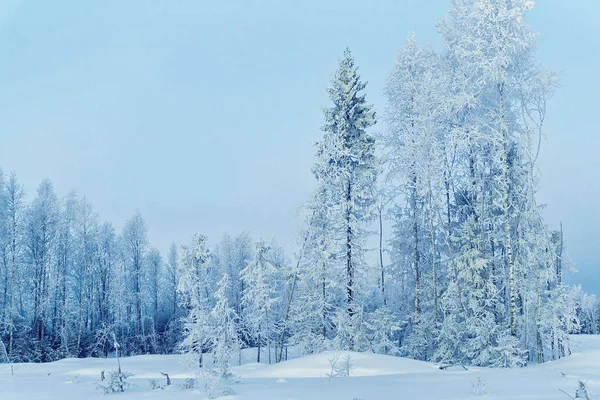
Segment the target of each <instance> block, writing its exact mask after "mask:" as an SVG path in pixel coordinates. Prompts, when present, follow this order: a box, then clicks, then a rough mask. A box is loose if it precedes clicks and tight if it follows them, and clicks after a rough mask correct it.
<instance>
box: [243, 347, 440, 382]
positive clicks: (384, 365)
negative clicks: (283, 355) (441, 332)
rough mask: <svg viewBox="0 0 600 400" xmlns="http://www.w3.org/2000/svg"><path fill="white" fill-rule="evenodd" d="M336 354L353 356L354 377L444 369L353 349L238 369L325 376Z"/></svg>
mask: <svg viewBox="0 0 600 400" xmlns="http://www.w3.org/2000/svg"><path fill="white" fill-rule="evenodd" d="M335 357H339V358H338V363H341V362H342V360H343V359H344V358H345V357H350V359H351V365H352V370H351V372H350V377H353V376H380V375H400V374H420V373H432V372H434V373H435V372H436V371H440V370H439V368H438V367H437V366H435V365H434V364H431V363H426V362H423V361H416V360H411V359H408V358H401V357H394V356H386V355H382V354H372V353H357V352H352V351H339V352H334V351H326V352H323V353H319V354H314V355H310V356H306V357H302V358H299V359H295V360H289V361H283V362H281V363H279V364H275V365H269V366H261V367H259V368H252V369H249V368H241V369H239V370H237V371H235V372H236V374H238V375H239V376H240V377H242V378H325V377H328V376H329V375H328V374H330V373H331V363H330V361H331V360H333V359H334V358H335ZM255 367H256V365H255Z"/></svg>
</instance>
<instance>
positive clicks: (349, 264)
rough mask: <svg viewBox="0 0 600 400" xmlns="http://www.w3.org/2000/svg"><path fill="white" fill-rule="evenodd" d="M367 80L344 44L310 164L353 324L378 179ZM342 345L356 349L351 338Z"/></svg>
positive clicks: (348, 317)
mask: <svg viewBox="0 0 600 400" xmlns="http://www.w3.org/2000/svg"><path fill="white" fill-rule="evenodd" d="M366 85H367V83H366V82H363V81H362V80H361V78H360V76H359V74H358V67H356V66H355V64H354V58H353V57H352V54H351V53H350V50H349V49H346V51H345V52H344V55H343V57H342V59H341V60H340V62H339V67H338V69H337V71H336V73H335V76H334V78H333V80H332V82H331V87H330V88H329V89H328V90H327V92H328V93H329V98H330V100H331V102H332V103H333V105H332V106H331V107H330V108H327V109H325V125H324V126H323V128H322V129H323V131H324V132H325V135H324V137H323V139H322V140H321V141H320V142H318V143H317V155H316V161H315V164H314V167H313V172H314V174H315V176H316V178H317V181H318V185H319V186H320V187H322V188H323V190H324V191H326V192H327V194H328V195H327V197H328V199H329V201H331V206H332V208H333V209H332V210H331V211H330V212H329V217H330V218H332V221H331V223H330V224H329V227H328V228H329V232H328V233H326V234H328V235H331V236H332V239H333V240H334V241H336V242H337V243H338V248H337V251H336V252H335V258H336V260H337V261H338V263H339V265H340V266H341V267H342V268H343V269H344V272H345V274H344V275H345V279H344V280H345V292H346V293H345V307H344V308H345V310H346V318H347V321H346V322H347V323H348V325H353V323H352V320H353V317H354V316H355V315H356V313H357V311H358V308H359V304H358V302H357V290H358V289H359V284H358V282H359V280H361V278H362V277H361V275H362V274H364V272H365V271H364V270H365V260H364V253H365V248H364V242H365V238H366V236H367V231H366V224H367V223H368V221H369V219H370V218H371V213H372V208H373V205H374V198H373V194H372V191H371V188H372V186H373V185H374V184H375V181H376V166H375V139H374V138H373V137H372V136H371V135H370V134H369V133H367V129H368V128H369V127H371V126H373V125H374V124H375V122H376V120H375V112H374V111H373V109H372V106H371V105H369V104H367V102H366V99H365V94H364V93H362V92H363V91H364V89H365V87H366ZM340 306H342V305H341V304H340ZM347 328H348V327H346V329H347ZM346 346H347V347H348V348H351V349H352V348H354V343H353V340H352V338H350V341H349V343H346Z"/></svg>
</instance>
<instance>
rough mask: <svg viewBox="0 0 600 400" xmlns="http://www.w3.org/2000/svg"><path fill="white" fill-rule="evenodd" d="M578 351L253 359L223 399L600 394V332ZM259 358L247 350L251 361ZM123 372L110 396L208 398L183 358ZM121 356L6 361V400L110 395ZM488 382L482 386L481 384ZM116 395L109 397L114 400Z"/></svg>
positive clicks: (583, 340)
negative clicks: (466, 364)
mask: <svg viewBox="0 0 600 400" xmlns="http://www.w3.org/2000/svg"><path fill="white" fill-rule="evenodd" d="M573 341H574V347H575V353H574V354H573V355H571V356H569V357H567V358H564V359H561V360H558V361H554V362H549V363H546V364H543V365H533V366H530V367H526V368H523V369H514V370H504V369H502V370H500V369H487V368H469V370H468V371H465V370H463V369H462V368H460V367H458V368H451V369H447V370H440V369H439V368H438V367H437V365H434V364H431V363H425V362H420V361H415V360H410V359H405V358H398V357H390V356H382V355H376V354H365V353H351V352H342V353H340V354H339V355H340V356H341V358H343V357H344V356H345V355H349V356H351V357H352V365H353V370H352V371H351V376H350V377H344V378H332V379H329V378H328V377H327V374H328V373H329V372H330V369H331V368H330V363H329V360H330V359H332V358H333V357H335V356H336V353H332V352H326V353H322V354H318V355H313V356H309V357H303V358H300V359H294V360H290V361H286V362H282V363H280V364H276V365H266V364H257V363H246V364H243V365H241V366H236V367H233V372H234V373H235V374H236V375H237V376H238V377H239V378H238V382H237V383H235V384H233V386H232V388H233V390H234V391H235V393H236V395H234V396H228V397H223V398H222V399H228V400H233V399H236V400H237V399H239V400H246V399H247V400H265V399H281V400H304V399H306V400H308V399H310V400H320V399H327V400H335V399H340V400H353V399H364V400H387V399H394V400H396V399H406V400H413V399H415V400H416V399H418V400H450V399H454V400H459V399H461V400H465V399H501V400H520V399H523V400H525V399H527V400H534V399H535V400H553V399H557V400H559V399H563V400H568V397H567V396H566V395H564V394H563V393H561V392H560V391H559V389H562V390H564V391H566V392H567V393H569V394H570V395H574V392H575V388H576V383H577V381H578V380H579V379H582V380H584V381H586V382H587V383H588V384H589V387H590V389H591V390H592V392H593V393H596V395H595V397H593V398H598V399H600V336H589V335H581V336H575V337H573ZM251 356H252V355H251V354H249V353H246V354H245V355H244V358H245V359H248V358H250V357H251ZM121 363H122V366H123V369H124V370H126V371H130V372H132V373H134V374H135V375H134V376H132V377H131V378H129V381H130V382H131V383H132V387H130V388H129V389H128V391H127V392H125V393H120V394H115V395H110V397H112V396H116V398H120V399H123V400H130V399H158V400H163V399H165V400H166V399H182V400H186V399H200V398H201V397H200V396H199V395H198V394H197V393H195V392H193V391H190V390H184V389H182V388H181V387H180V385H181V384H183V382H184V381H185V379H186V378H188V377H191V376H192V375H193V374H192V373H191V370H190V368H189V367H188V366H186V364H185V362H184V358H183V357H182V356H137V357H129V358H123V359H122V360H121ZM115 365H116V363H115V360H114V359H66V360H61V361H57V362H53V363H47V364H15V366H14V372H15V374H14V376H11V375H10V368H9V366H8V365H6V364H1V365H0V399H1V400H21V399H23V400H26V399H27V400H31V399H35V400H37V399H57V400H80V399H85V400H93V399H105V398H106V397H105V396H104V395H103V393H102V392H101V391H100V390H98V389H97V388H96V384H98V383H100V371H101V370H103V369H104V370H106V371H109V370H111V369H114V368H115ZM160 371H164V372H168V373H169V374H170V375H171V377H172V379H173V385H172V386H170V387H169V388H167V389H155V390H152V389H151V387H150V381H151V380H152V379H156V380H157V381H158V382H159V383H160V384H162V385H164V383H165V379H164V377H163V376H161V374H160ZM477 382H480V384H479V388H478V389H477V388H475V389H474V388H473V385H474V384H475V386H477ZM110 397H109V398H110Z"/></svg>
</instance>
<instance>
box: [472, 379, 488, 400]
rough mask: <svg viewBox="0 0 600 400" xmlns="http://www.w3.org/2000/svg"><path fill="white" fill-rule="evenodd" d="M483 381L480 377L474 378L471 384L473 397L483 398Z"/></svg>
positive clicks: (484, 392)
mask: <svg viewBox="0 0 600 400" xmlns="http://www.w3.org/2000/svg"><path fill="white" fill-rule="evenodd" d="M485 385H486V383H485V381H484V380H483V379H481V378H480V377H477V378H475V380H474V381H473V382H471V388H472V389H473V394H474V395H475V396H483V395H485V394H486V391H485Z"/></svg>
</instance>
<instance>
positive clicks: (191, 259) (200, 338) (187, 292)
mask: <svg viewBox="0 0 600 400" xmlns="http://www.w3.org/2000/svg"><path fill="white" fill-rule="evenodd" d="M209 257H210V252H209V250H208V248H207V245H206V237H205V236H202V235H194V236H193V238H192V240H191V243H190V244H189V245H188V246H182V247H181V251H180V261H179V265H180V268H181V269H180V272H179V275H180V281H179V287H178V290H179V292H180V293H181V296H180V298H181V302H182V303H181V304H182V307H183V308H184V310H186V311H187V316H186V317H185V318H184V323H183V341H182V342H181V348H182V349H183V350H184V351H185V352H186V353H187V354H188V355H190V356H191V357H192V358H193V359H194V361H195V362H196V363H197V365H198V368H199V369H200V368H202V367H203V355H204V352H205V351H207V350H208V346H209V343H210V340H211V334H212V332H211V331H212V330H211V324H210V305H209V293H210V292H209V291H208V290H209V289H208V287H207V285H206V282H207V276H206V266H207V263H208V260H209Z"/></svg>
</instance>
